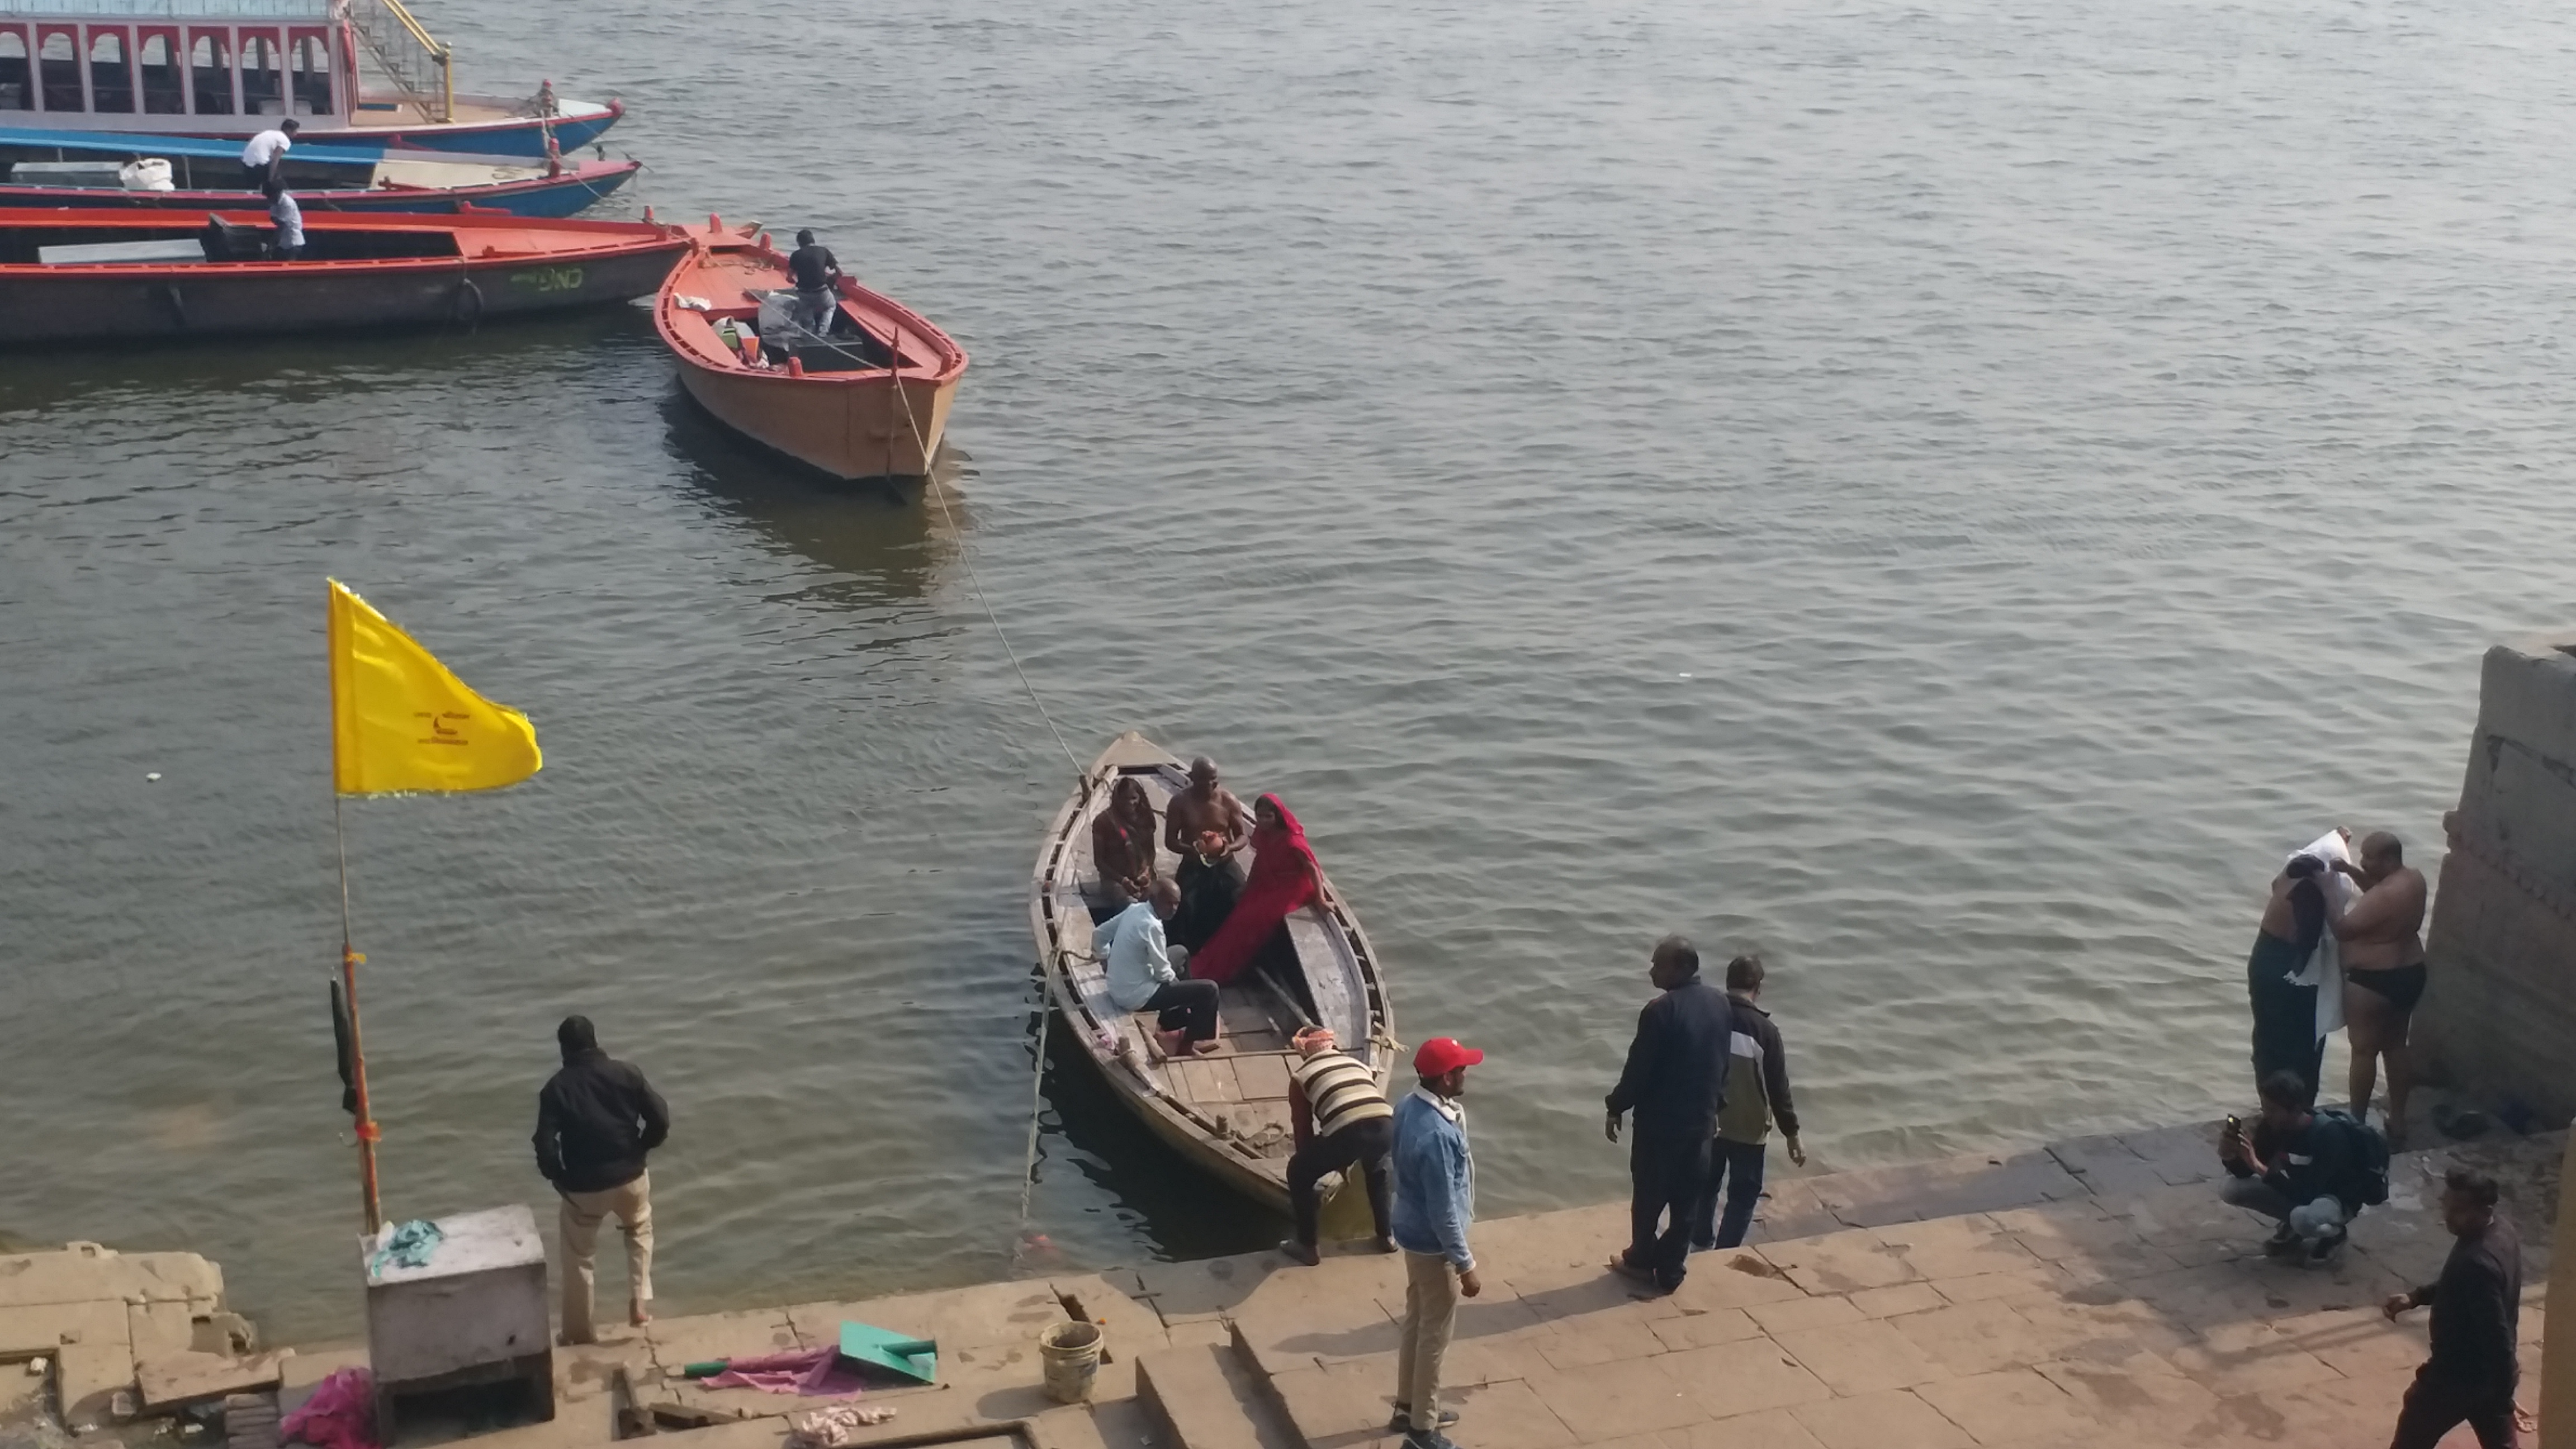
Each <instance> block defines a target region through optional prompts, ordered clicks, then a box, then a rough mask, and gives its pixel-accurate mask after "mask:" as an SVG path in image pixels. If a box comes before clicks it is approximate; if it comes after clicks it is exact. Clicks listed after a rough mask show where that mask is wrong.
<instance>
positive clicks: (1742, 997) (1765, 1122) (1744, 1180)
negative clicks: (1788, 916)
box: [1691, 954, 1807, 1248]
mask: <svg viewBox="0 0 2576 1449" xmlns="http://www.w3.org/2000/svg"><path fill="white" fill-rule="evenodd" d="M1764 974H1765V972H1764V970H1763V966H1762V958H1761V957H1759V956H1754V955H1749V954H1748V955H1743V956H1738V957H1736V958H1735V959H1734V960H1732V961H1729V962H1727V963H1726V1000H1727V1004H1728V1005H1729V1006H1730V1007H1732V1008H1733V1009H1734V1012H1735V1019H1734V1027H1733V1030H1732V1031H1731V1032H1729V1033H1728V1036H1727V1054H1726V1104H1725V1105H1724V1106H1722V1107H1720V1108H1719V1109H1718V1113H1717V1143H1716V1151H1715V1155H1714V1156H1713V1157H1712V1158H1711V1160H1710V1162H1709V1169H1708V1185H1707V1186H1706V1187H1704V1188H1702V1189H1700V1195H1699V1210H1698V1211H1697V1212H1695V1213H1693V1214H1692V1216H1691V1246H1692V1247H1694V1248H1733V1247H1738V1246H1740V1245H1742V1243H1743V1242H1744V1235H1745V1233H1746V1232H1748V1231H1750V1230H1751V1228H1752V1226H1753V1210H1754V1208H1755V1207H1756V1206H1757V1205H1758V1204H1759V1203H1760V1202H1761V1200H1762V1178H1763V1172H1764V1169H1765V1168H1766V1167H1767V1166H1768V1165H1769V1164H1768V1162H1767V1161H1766V1159H1767V1158H1768V1156H1769V1148H1768V1147H1767V1146H1766V1143H1767V1141H1768V1139H1769V1138H1770V1136H1771V1124H1772V1123H1773V1122H1777V1123H1779V1124H1780V1135H1781V1137H1782V1138H1783V1139H1784V1141H1785V1143H1786V1145H1787V1147H1788V1149H1789V1160H1790V1161H1791V1162H1794V1163H1796V1164H1797V1165H1798V1166H1800V1167H1804V1166H1806V1165H1807V1150H1806V1149H1805V1148H1804V1147H1801V1146H1799V1145H1798V1108H1797V1104H1796V1103H1794V1102H1792V1101H1791V1100H1790V1099H1789V1053H1788V1051H1787V1049H1786V1048H1784V1047H1782V1046H1781V1044H1780V1028H1778V1027H1776V1026H1774V1025H1772V1024H1771V1013H1769V1012H1767V1011H1764V1010H1763V1009H1762V1007H1761V1004H1760V1003H1761V1000H1762V978H1763V976H1764ZM1720 1189H1723V1190H1724V1192H1725V1194H1726V1221H1724V1222H1722V1223H1721V1222H1719V1221H1718V1219H1717V1198H1718V1193H1719V1191H1720Z"/></svg>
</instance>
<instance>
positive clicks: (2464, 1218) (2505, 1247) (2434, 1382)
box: [2383, 1167, 2522, 1449]
mask: <svg viewBox="0 0 2576 1449" xmlns="http://www.w3.org/2000/svg"><path fill="white" fill-rule="evenodd" d="M2495 1206H2496V1185H2495V1179H2494V1178H2492V1177H2489V1176H2487V1175H2486V1174H2485V1173H2483V1172H2472V1171H2470V1170H2469V1169H2468V1168H2465V1167H2454V1168H2452V1169H2451V1172H2450V1176H2449V1177H2448V1178H2447V1179H2446V1180H2445V1181H2444V1183H2443V1186H2442V1225H2443V1226H2444V1227H2447V1228H2449V1229H2450V1230H2451V1236H2452V1237H2454V1238H2456V1239H2457V1240H2458V1241H2456V1242H2454V1243H2452V1244H2451V1256H2450V1259H2449V1261H2447V1262H2445V1263H2443V1264H2442V1276H2441V1278H2440V1279H2438V1280H2437V1281H2435V1282H2431V1283H2427V1284H2425V1285H2424V1286H2423V1287H2421V1288H2418V1289H2416V1290H2414V1291H2413V1292H2411V1293H2400V1294H2398V1295H2397V1296H2396V1297H2394V1298H2391V1299H2389V1300H2388V1302H2387V1303H2386V1304H2385V1305H2384V1307H2383V1311H2384V1312H2386V1313H2387V1315H2388V1316H2389V1317H2390V1318H2392V1319H2393V1318H2395V1317H2396V1316H2397V1315H2398V1314H2400V1313H2403V1312H2405V1311H2406V1310H2407V1309H2409V1308H2422V1307H2425V1306H2427V1305H2430V1306H2431V1307H2432V1310H2433V1355H2432V1357H2430V1358H2428V1359H2426V1360H2425V1361H2424V1366H2423V1367H2422V1368H2419V1369H2417V1370H2416V1371H2415V1383H2414V1386H2413V1387H2411V1388H2409V1389H2408V1390H2407V1391H2406V1407H2405V1408H2403V1409H2401V1410H2399V1411H2398V1415H2397V1438H2396V1440H2395V1442H2394V1443H2393V1444H2392V1446H2391V1449H2434V1446H2435V1445H2437V1444H2439V1443H2441V1442H2442V1436H2443V1435H2444V1434H2447V1433H2449V1432H2451V1429H2452V1427H2453V1426H2455V1425H2457V1424H2460V1423H2463V1422H2465V1423H2467V1425H2468V1426H2469V1429H2470V1431H2471V1432H2472V1433H2474V1434H2476V1435H2477V1436H2478V1443H2479V1445H2480V1446H2481V1449H2514V1445H2515V1443H2516V1442H2517V1440H2518V1437H2519V1436H2518V1435H2517V1433H2516V1425H2515V1412H2514V1404H2513V1392H2514V1389H2515V1387H2516V1386H2517V1385H2518V1384H2519V1383H2520V1381H2521V1367H2520V1365H2518V1364H2517V1363H2516V1362H2515V1361H2514V1349H2515V1343H2514V1339H2515V1334H2516V1330H2517V1328H2518V1327H2519V1326H2520V1322H2521V1318H2522V1239H2521V1238H2520V1237H2519V1236H2518V1235H2516V1234H2515V1232H2514V1230H2513V1224H2511V1223H2509V1222H2506V1221H2505V1220H2504V1219H2503V1218H2500V1217H2498V1216H2496V1210H2495Z"/></svg>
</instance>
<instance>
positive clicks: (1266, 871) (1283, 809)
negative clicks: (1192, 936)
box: [1189, 795, 1324, 985]
mask: <svg viewBox="0 0 2576 1449" xmlns="http://www.w3.org/2000/svg"><path fill="white" fill-rule="evenodd" d="M1252 850H1253V856H1252V870H1251V871H1250V873H1249V874H1247V875H1246V876H1245V877H1244V880H1243V893H1242V894H1241V895H1239V896H1237V897H1235V901H1234V909H1233V910H1232V911H1231V912H1229V913H1228V914H1227V915H1226V918H1225V925H1224V926H1223V927H1222V928H1220V929H1219V930H1218V931H1217V933H1216V935H1215V936H1213V937H1212V938H1210V939H1209V941H1208V943H1207V945H1205V946H1204V947H1201V948H1200V949H1199V951H1198V952H1197V953H1196V954H1195V955H1193V956H1191V957H1190V961H1189V968H1190V978H1191V979H1192V980H1195V981H1214V982H1216V983H1218V984H1219V985H1223V984H1224V983H1226V982H1228V981H1232V980H1233V979H1234V978H1235V977H1237V976H1239V975H1241V974H1242V973H1243V968H1245V967H1246V966H1249V965H1251V964H1252V963H1253V961H1254V960H1255V959H1256V958H1258V957H1259V956H1260V954H1261V949H1262V948H1263V947H1264V946H1267V945H1269V944H1270V938H1271V937H1272V936H1273V935H1275V934H1277V933H1278V931H1279V928H1280V925H1281V923H1282V922H1284V921H1286V920H1287V919H1288V913H1289V912H1291V911H1293V910H1296V909H1297V908H1298V907H1300V906H1303V905H1306V904H1307V903H1308V902H1311V901H1315V900H1319V899H1321V898H1322V895H1323V881H1324V872H1323V868H1322V867H1321V866H1319V865H1317V864H1316V863H1315V852H1314V849H1313V847H1311V846H1309V845H1307V844H1306V830H1305V827H1303V826H1301V825H1299V824H1298V823H1297V817H1296V816H1294V815H1291V814H1289V813H1288V807H1287V806H1285V805H1282V804H1280V803H1279V797H1278V796H1276V795H1264V796H1262V797H1261V799H1260V800H1259V801H1258V802H1257V803H1256V804H1254V805H1253V807H1252Z"/></svg>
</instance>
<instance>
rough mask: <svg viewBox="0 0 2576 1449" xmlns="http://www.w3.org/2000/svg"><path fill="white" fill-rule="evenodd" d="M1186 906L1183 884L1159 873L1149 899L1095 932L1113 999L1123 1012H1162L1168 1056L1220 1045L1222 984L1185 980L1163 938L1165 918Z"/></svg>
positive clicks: (1159, 1022) (1093, 949)
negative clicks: (1219, 989)
mask: <svg viewBox="0 0 2576 1449" xmlns="http://www.w3.org/2000/svg"><path fill="white" fill-rule="evenodd" d="M1180 908H1181V888H1180V887H1179V886H1178V885H1175V884H1174V883H1173V882H1172V878H1171V877H1170V876H1156V877H1155V878H1154V884H1153V886H1152V888H1150V889H1149V890H1147V891H1146V893H1145V899H1143V900H1141V901H1137V902H1136V903H1134V904H1133V905H1130V906H1129V907H1127V909H1125V910H1123V911H1120V912H1119V913H1118V914H1116V915H1114V916H1111V917H1110V918H1109V919H1108V920H1105V921H1103V922H1101V923H1100V924H1099V925H1097V926H1094V927H1093V928H1092V931H1091V954H1093V955H1094V956H1097V957H1099V958H1100V959H1101V961H1102V963H1103V964H1105V965H1106V966H1107V968H1108V973H1109V999H1110V1000H1111V1001H1113V1002H1115V1003H1117V1006H1118V1009H1119V1010H1120V1011H1152V1012H1159V1013H1161V1015H1159V1016H1157V1017H1156V1018H1155V1025H1157V1026H1158V1027H1160V1028H1161V1031H1160V1032H1159V1033H1158V1037H1159V1040H1160V1042H1161V1045H1162V1048H1163V1055H1165V1056H1168V1057H1176V1056H1181V1055H1183V1054H1185V1053H1189V1052H1197V1053H1199V1054H1201V1055H1205V1054H1206V1053H1208V1052H1212V1051H1214V1050H1216V1036H1217V990H1218V988H1217V984H1216V983H1215V982H1213V981H1183V980H1181V979H1180V974H1179V973H1178V972H1176V971H1174V970H1173V969H1172V950H1171V947H1169V946H1167V945H1166V944H1164V941H1163V923H1164V922H1165V921H1168V920H1170V919H1171V918H1172V912H1174V911H1177V910H1179V909H1180ZM1182 959H1184V960H1186V959H1188V955H1187V953H1186V952H1184V953H1183V957H1182Z"/></svg>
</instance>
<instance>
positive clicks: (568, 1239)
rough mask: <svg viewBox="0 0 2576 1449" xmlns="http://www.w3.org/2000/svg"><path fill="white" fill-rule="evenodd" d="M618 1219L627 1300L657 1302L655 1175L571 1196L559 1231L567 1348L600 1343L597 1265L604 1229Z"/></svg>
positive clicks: (566, 1200)
mask: <svg viewBox="0 0 2576 1449" xmlns="http://www.w3.org/2000/svg"><path fill="white" fill-rule="evenodd" d="M611 1217H614V1218H616V1219H617V1226H618V1228H619V1230H620V1231H622V1232H624V1233H625V1234H626V1287H627V1297H628V1298H630V1299H632V1300H633V1301H634V1302H636V1303H650V1302H652V1301H653V1174H651V1173H649V1172H647V1173H644V1174H642V1175H641V1176H639V1177H637V1178H636V1179H635V1180H634V1181H633V1182H630V1183H628V1184H626V1185H625V1186H624V1187H612V1188H609V1189H608V1190H607V1191H605V1192H568V1193H565V1194H564V1195H563V1209H562V1212H561V1213H560V1214H559V1215H558V1217H557V1219H556V1226H557V1227H558V1228H559V1229H560V1230H561V1232H562V1235H563V1253H564V1285H563V1331H564V1341H565V1342H566V1343H596V1342H598V1341H599V1334H598V1331H597V1330H596V1329H595V1328H594V1327H593V1326H592V1324H591V1321H590V1308H591V1277H592V1271H591V1260H592V1259H593V1258H595V1257H597V1256H598V1253H599V1225H600V1224H601V1223H604V1222H606V1221H608V1219H609V1218H611Z"/></svg>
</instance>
